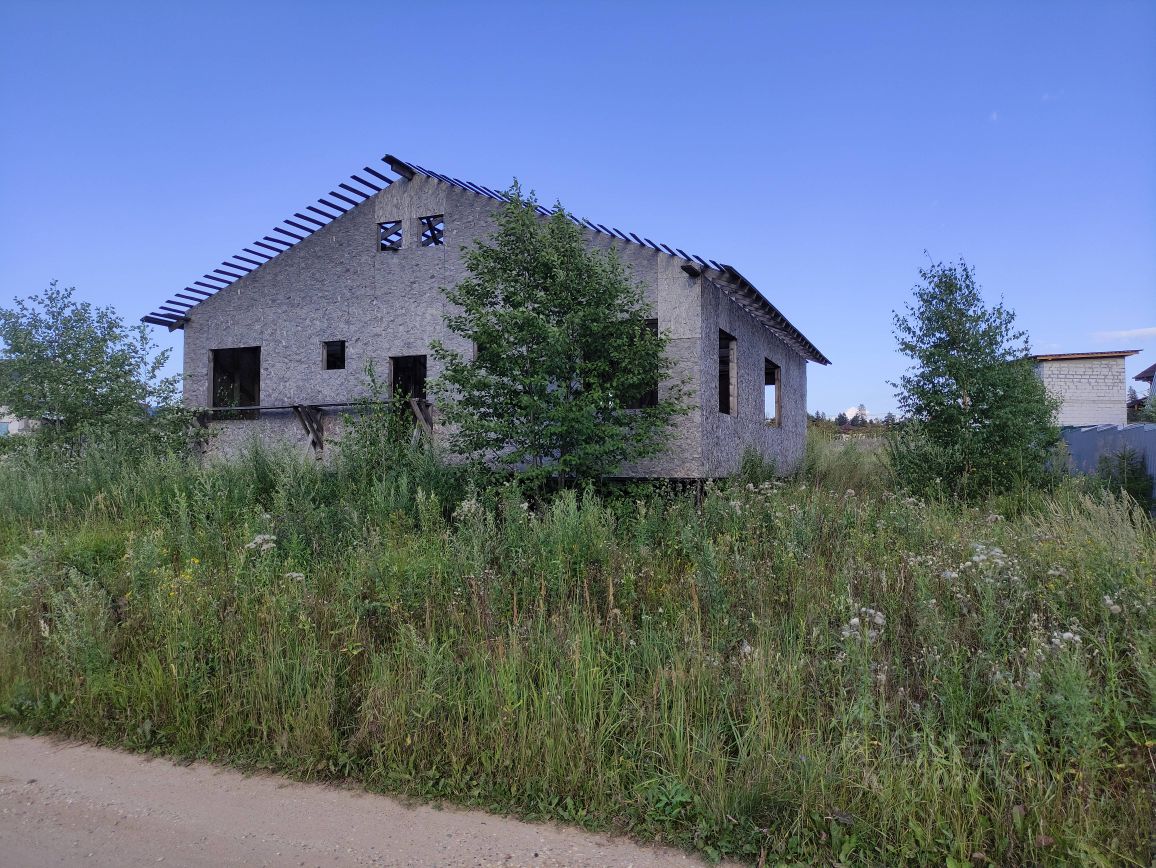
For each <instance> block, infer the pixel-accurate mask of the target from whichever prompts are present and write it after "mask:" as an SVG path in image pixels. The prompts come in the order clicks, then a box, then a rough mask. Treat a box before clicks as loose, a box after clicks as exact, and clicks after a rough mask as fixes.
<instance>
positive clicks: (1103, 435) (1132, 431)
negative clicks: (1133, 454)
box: [1063, 422, 1156, 494]
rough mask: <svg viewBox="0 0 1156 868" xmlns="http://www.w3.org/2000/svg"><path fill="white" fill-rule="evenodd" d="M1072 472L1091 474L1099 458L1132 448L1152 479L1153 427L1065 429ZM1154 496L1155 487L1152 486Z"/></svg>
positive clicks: (1155, 460) (1155, 471) (1155, 464)
mask: <svg viewBox="0 0 1156 868" xmlns="http://www.w3.org/2000/svg"><path fill="white" fill-rule="evenodd" d="M1063 435H1064V442H1065V443H1067V444H1068V452H1069V454H1070V455H1071V461H1072V469H1073V470H1074V471H1076V472H1077V473H1095V472H1096V462H1098V461H1099V460H1100V456H1101V455H1111V454H1112V453H1113V452H1119V451H1120V450H1122V449H1127V448H1132V449H1135V450H1136V451H1137V452H1139V453H1140V454H1142V455H1143V456H1144V460H1145V461H1146V462H1147V464H1148V472H1149V473H1151V474H1152V476H1153V477H1156V424H1153V423H1151V422H1135V423H1133V424H1131V425H1095V426H1093V427H1091V428H1065V429H1064V430H1063ZM1153 489H1154V490H1153V494H1156V486H1153Z"/></svg>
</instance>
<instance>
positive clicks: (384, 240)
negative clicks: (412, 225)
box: [377, 220, 401, 250]
mask: <svg viewBox="0 0 1156 868" xmlns="http://www.w3.org/2000/svg"><path fill="white" fill-rule="evenodd" d="M377 238H378V249H379V250H401V221H400V220H391V221H389V222H388V223H378V224H377Z"/></svg>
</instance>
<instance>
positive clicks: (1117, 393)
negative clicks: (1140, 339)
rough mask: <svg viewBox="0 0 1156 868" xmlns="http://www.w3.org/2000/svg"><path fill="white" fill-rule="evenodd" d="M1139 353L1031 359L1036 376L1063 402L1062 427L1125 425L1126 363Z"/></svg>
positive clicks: (1110, 353)
mask: <svg viewBox="0 0 1156 868" xmlns="http://www.w3.org/2000/svg"><path fill="white" fill-rule="evenodd" d="M1138 352H1140V351H1139V350H1109V351H1106V352H1095V353H1046V354H1042V355H1036V356H1032V357H1031V358H1032V360H1033V361H1035V363H1036V374H1037V375H1038V376H1039V378H1040V379H1041V380H1043V382H1044V386H1046V387H1047V390H1048V392H1049V393H1050V394H1051V395H1052V396H1053V397H1056V398H1059V400H1060V402H1061V403H1060V411H1059V418H1058V422H1059V424H1060V426H1061V427H1064V428H1066V427H1081V426H1086V425H1123V424H1125V423H1126V422H1127V421H1128V408H1127V401H1128V397H1127V394H1128V390H1127V386H1126V384H1125V379H1124V359H1126V358H1127V357H1128V356H1134V355H1136V354H1137V353H1138ZM1149 370H1151V368H1150V369H1149Z"/></svg>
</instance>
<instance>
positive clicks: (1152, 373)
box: [1132, 364, 1156, 383]
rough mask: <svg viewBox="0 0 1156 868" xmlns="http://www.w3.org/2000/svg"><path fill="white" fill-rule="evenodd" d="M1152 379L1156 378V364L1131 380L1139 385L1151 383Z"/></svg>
mask: <svg viewBox="0 0 1156 868" xmlns="http://www.w3.org/2000/svg"><path fill="white" fill-rule="evenodd" d="M1153 377H1156V364H1152V365H1149V366H1148V367H1146V368H1145V369H1144V370H1142V371H1141V372H1140V373H1138V374H1137V375H1136V376H1135V377H1133V378H1132V379H1133V380H1139V381H1140V382H1141V383H1151V382H1152V378H1153Z"/></svg>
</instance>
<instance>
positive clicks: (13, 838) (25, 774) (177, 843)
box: [0, 733, 703, 868]
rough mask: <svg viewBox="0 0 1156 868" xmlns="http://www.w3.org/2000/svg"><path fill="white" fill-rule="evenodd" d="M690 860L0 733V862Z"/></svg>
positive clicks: (549, 830) (10, 866) (29, 866)
mask: <svg viewBox="0 0 1156 868" xmlns="http://www.w3.org/2000/svg"><path fill="white" fill-rule="evenodd" d="M158 863H159V864H161V865H192V866H196V865H205V866H208V865H212V866H223V865H273V866H280V865H287V866H294V865H298V866H299V865H305V866H344V865H478V866H481V865H502V866H507V865H529V866H550V865H573V866H591V865H634V866H638V868H641V866H655V865H687V866H690V865H701V864H703V863H700V862H698V861H697V860H695V859H693V858H691V857H689V856H686V855H685V854H683V853H680V852H677V851H673V850H661V849H657V848H648V847H642V846H639V845H637V844H634V843H631V842H629V841H624V840H617V839H610V838H605V837H602V836H599V835H592V834H588V833H585V832H580V831H574V830H570V829H563V828H559V827H557V826H543V825H534V824H531V823H522V822H519V821H517V820H510V819H505V818H502V817H495V816H491V815H489V814H484V813H481V812H478V811H461V810H450V809H447V810H435V809H433V808H429V807H424V806H420V807H406V806H405V805H403V804H401V803H399V802H398V801H396V800H394V799H390V798H387V797H385V796H378V795H370V794H365V793H358V792H355V791H352V790H346V789H340V788H336V787H330V786H325V785H321V784H300V783H295V782H292V781H287V780H284V779H282V778H277V777H274V776H272V775H257V776H252V777H247V776H245V775H242V774H240V773H239V772H236V771H233V770H230V769H223V768H219V767H216V766H211V765H205V764H195V765H192V766H187V767H186V766H177V765H174V764H173V763H171V762H168V761H167V760H156V759H147V758H143V757H139V756H136V755H133V754H127V753H121V752H119V751H113V750H106V749H104V748H95V747H90V746H86V745H77V744H66V743H62V742H57V741H52V740H49V739H45V738H25V737H22V736H18V737H9V736H5V735H4V734H2V733H0V866H3V868H41V866H47V865H54V866H58V865H91V866H129V865H150V866H156V865H157V864H158Z"/></svg>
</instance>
